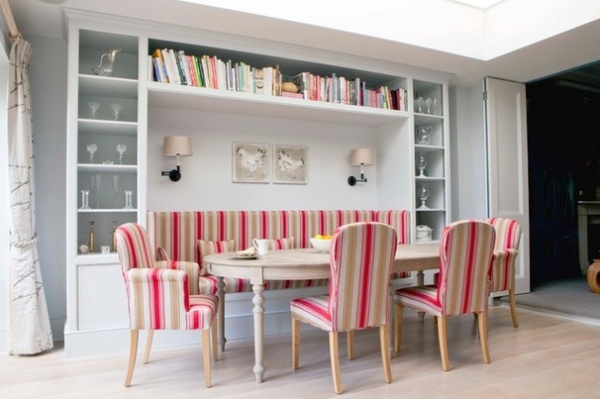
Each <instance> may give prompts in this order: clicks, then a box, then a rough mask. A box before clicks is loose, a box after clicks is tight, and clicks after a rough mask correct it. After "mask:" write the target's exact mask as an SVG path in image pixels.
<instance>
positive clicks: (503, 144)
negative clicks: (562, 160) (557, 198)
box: [484, 78, 530, 294]
mask: <svg viewBox="0 0 600 399" xmlns="http://www.w3.org/2000/svg"><path fill="white" fill-rule="evenodd" d="M484 87H485V92H486V94H487V95H486V102H485V112H486V115H485V116H486V117H485V124H486V133H487V134H486V137H487V140H488V142H487V156H488V159H487V168H488V173H487V175H488V215H489V216H495V217H503V218H511V219H515V220H517V221H518V222H519V224H520V225H521V230H522V231H523V236H522V237H521V243H520V247H519V256H518V258H517V264H516V288H515V289H516V293H517V294H522V293H526V292H529V291H530V277H529V183H528V175H527V173H528V167H527V107H526V96H525V85H524V84H522V83H515V82H509V81H505V80H498V79H492V78H486V79H485V80H484Z"/></svg>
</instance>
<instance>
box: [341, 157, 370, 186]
mask: <svg viewBox="0 0 600 399" xmlns="http://www.w3.org/2000/svg"><path fill="white" fill-rule="evenodd" d="M350 165H352V166H360V179H357V178H356V177H354V176H350V177H349V178H348V184H349V185H351V186H354V185H355V184H356V182H357V181H362V182H366V181H367V178H366V177H365V169H364V167H365V166H370V165H375V153H374V152H373V150H372V149H370V148H358V149H355V150H352V152H350Z"/></svg>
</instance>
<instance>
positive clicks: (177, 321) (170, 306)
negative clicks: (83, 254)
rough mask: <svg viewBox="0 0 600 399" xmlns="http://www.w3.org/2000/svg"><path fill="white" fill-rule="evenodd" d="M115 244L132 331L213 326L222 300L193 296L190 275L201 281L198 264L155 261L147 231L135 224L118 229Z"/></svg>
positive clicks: (206, 296)
mask: <svg viewBox="0 0 600 399" xmlns="http://www.w3.org/2000/svg"><path fill="white" fill-rule="evenodd" d="M115 243H116V247H117V253H118V255H119V260H120V262H121V267H122V270H123V277H124V279H125V286H126V290H127V296H128V302H129V319H130V328H131V329H132V330H139V329H153V330H161V329H207V328H209V327H210V325H211V324H212V322H213V320H214V317H215V315H216V311H217V308H218V298H217V297H216V296H214V295H213V296H208V295H203V296H198V295H191V296H190V288H189V285H188V278H189V277H188V276H189V275H188V273H189V274H190V275H191V276H192V278H194V279H197V278H198V273H199V267H198V264H197V263H195V262H178V261H156V262H155V261H153V260H152V258H151V257H150V254H151V253H152V250H151V248H150V244H149V240H148V237H147V234H146V231H145V230H144V229H143V227H141V226H140V225H138V224H135V223H126V224H124V225H121V226H120V227H118V228H117V230H116V231H115ZM196 286H197V285H196V284H194V287H196ZM196 291H197V289H196Z"/></svg>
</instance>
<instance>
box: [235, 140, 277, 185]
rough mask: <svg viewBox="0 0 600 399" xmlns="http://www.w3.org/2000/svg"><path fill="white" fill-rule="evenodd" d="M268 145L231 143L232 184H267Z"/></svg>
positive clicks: (268, 174) (269, 171)
mask: <svg viewBox="0 0 600 399" xmlns="http://www.w3.org/2000/svg"><path fill="white" fill-rule="evenodd" d="M269 159H270V153H269V145H268V144H257V143H233V153H232V160H233V176H232V179H233V182H234V183H268V182H269V181H270V180H271V170H270V167H269Z"/></svg>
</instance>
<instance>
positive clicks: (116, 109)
mask: <svg viewBox="0 0 600 399" xmlns="http://www.w3.org/2000/svg"><path fill="white" fill-rule="evenodd" d="M110 109H112V112H113V116H114V118H115V120H116V121H118V120H119V119H121V113H122V112H123V106H122V105H121V104H110Z"/></svg>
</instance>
